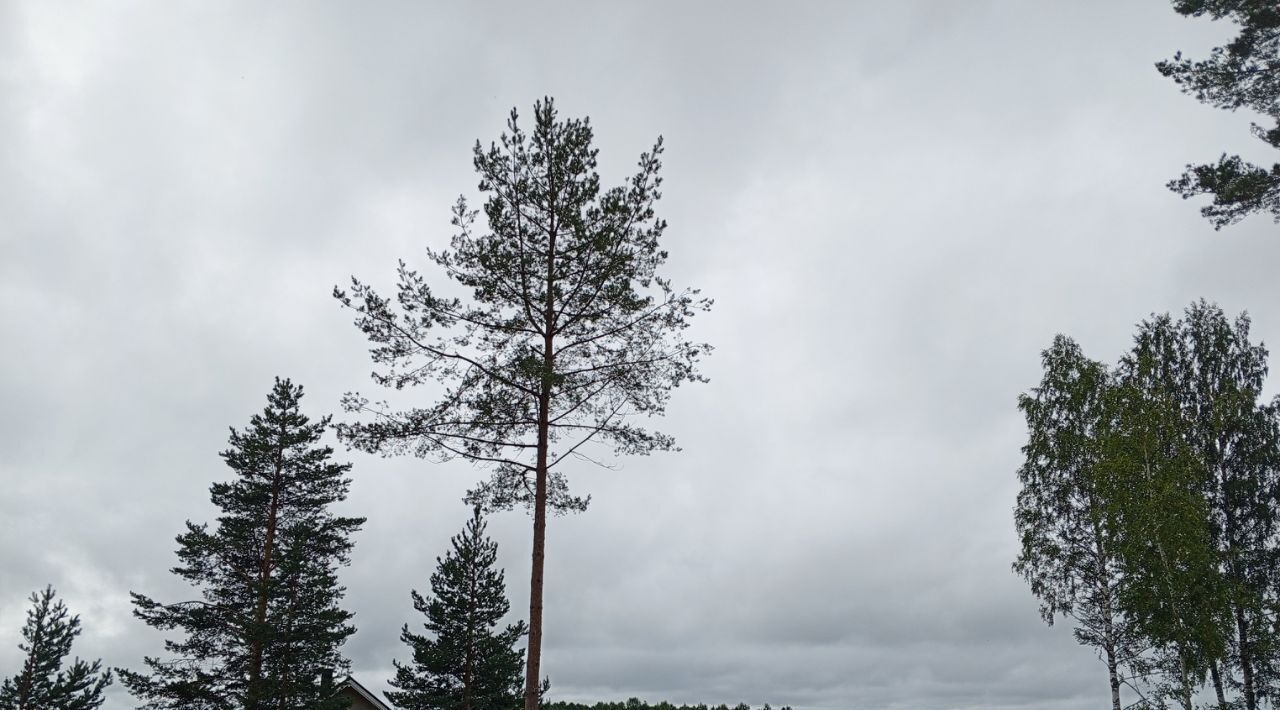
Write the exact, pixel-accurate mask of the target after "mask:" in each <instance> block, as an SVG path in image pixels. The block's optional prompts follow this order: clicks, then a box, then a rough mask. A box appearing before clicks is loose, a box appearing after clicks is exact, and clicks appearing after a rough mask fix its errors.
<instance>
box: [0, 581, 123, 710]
mask: <svg viewBox="0 0 1280 710" xmlns="http://www.w3.org/2000/svg"><path fill="white" fill-rule="evenodd" d="M79 635H80V617H78V616H69V612H68V611H67V607H66V605H65V604H63V603H62V601H61V600H59V599H57V593H56V592H54V590H53V587H52V586H49V587H45V589H44V591H42V592H34V593H32V594H31V609H30V610H29V611H28V612H27V623H26V624H25V625H24V626H23V627H22V639H23V642H22V643H20V644H18V648H20V649H22V650H23V651H26V653H27V656H26V659H25V660H24V661H23V663H22V670H21V671H19V672H18V674H17V675H15V676H13V677H12V678H6V679H5V680H4V682H3V683H0V710H94V709H95V708H98V707H101V706H102V702H103V697H102V692H103V691H104V690H105V689H106V687H107V686H108V685H111V671H103V670H102V669H101V666H102V662H101V661H94V662H93V663H88V662H86V661H82V660H80V659H79V658H76V659H75V660H73V661H72V662H71V665H70V666H68V667H67V668H65V669H64V668H63V662H64V660H65V659H66V657H67V655H68V654H70V653H71V644H72V643H73V642H74V641H75V640H76V637H77V636H79Z"/></svg>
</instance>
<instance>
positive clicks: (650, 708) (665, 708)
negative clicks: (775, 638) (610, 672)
mask: <svg viewBox="0 0 1280 710" xmlns="http://www.w3.org/2000/svg"><path fill="white" fill-rule="evenodd" d="M542 708H543V710H751V706H750V705H747V704H746V703H738V704H737V705H732V706H730V705H706V704H703V703H699V704H698V705H672V704H671V703H668V702H665V701H663V702H660V703H656V704H653V705H650V704H649V703H646V702H644V701H642V700H640V699H639V698H630V699H629V700H627V701H626V702H616V703H595V704H593V705H586V704H584V703H566V702H564V701H558V702H554V703H543V704H542ZM760 710H773V708H772V707H771V706H770V705H769V703H765V704H764V705H762V706H760ZM778 710H791V706H790V705H783V706H782V707H780V708H778Z"/></svg>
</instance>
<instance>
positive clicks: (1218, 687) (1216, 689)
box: [1209, 661, 1227, 709]
mask: <svg viewBox="0 0 1280 710" xmlns="http://www.w3.org/2000/svg"><path fill="white" fill-rule="evenodd" d="M1209 677H1210V678H1213V694H1214V696H1215V697H1217V699H1218V708H1219V709H1221V708H1225V707H1226V706H1227V696H1226V693H1224V692H1222V672H1221V671H1219V670H1218V662H1217V661H1214V662H1212V663H1210V664H1209Z"/></svg>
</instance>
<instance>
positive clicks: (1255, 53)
mask: <svg viewBox="0 0 1280 710" xmlns="http://www.w3.org/2000/svg"><path fill="white" fill-rule="evenodd" d="M1173 7H1174V9H1175V10H1176V11H1178V12H1179V13H1180V14H1182V15H1186V16H1188V17H1205V16H1207V17H1209V18H1211V19H1214V20H1228V21H1230V22H1234V23H1236V24H1237V25H1239V26H1240V34H1239V35H1237V36H1236V37H1235V38H1234V39H1233V40H1232V41H1231V42H1229V43H1227V44H1226V45H1224V46H1221V47H1214V48H1213V50H1212V51H1211V52H1210V54H1209V56H1208V58H1206V59H1201V60H1192V59H1187V58H1185V57H1183V56H1182V53H1181V52H1179V53H1177V54H1176V55H1174V57H1173V59H1170V60H1168V61H1163V62H1160V63H1158V64H1157V65H1156V68H1157V69H1159V70H1160V73H1161V74H1164V75H1165V76H1167V77H1171V78H1172V79H1173V80H1174V81H1176V82H1177V83H1178V86H1179V87H1181V88H1182V90H1183V91H1184V92H1185V93H1188V94H1191V95H1192V96H1194V97H1196V99H1197V100H1199V101H1201V102H1203V103H1206V104H1209V105H1210V106H1216V107H1217V108H1223V109H1227V110H1228V111H1235V110H1236V109H1240V108H1245V109H1250V110H1252V111H1255V112H1257V113H1258V114H1259V115H1261V116H1264V117H1265V118H1266V120H1267V121H1268V122H1270V123H1272V124H1274V125H1271V126H1267V125H1260V124H1257V123H1255V124H1253V135H1254V136H1256V137H1257V138H1259V139H1260V140H1262V142H1263V143H1266V144H1267V145H1268V146H1270V147H1271V148H1280V4H1277V3H1276V2H1275V0H1173ZM1169 189H1171V190H1173V191H1174V192H1177V193H1178V194H1180V195H1182V197H1183V198H1184V199H1185V198H1190V197H1194V196H1196V195H1209V196H1211V197H1212V198H1213V201H1212V203H1210V204H1208V205H1205V206H1204V207H1202V208H1201V209H1200V213H1201V214H1202V215H1204V217H1205V218H1206V219H1208V220H1209V221H1210V222H1212V223H1213V228H1214V229H1221V228H1223V227H1225V226H1227V225H1229V224H1233V223H1235V222H1238V221H1240V220H1241V219H1244V218H1245V217H1247V216H1249V215H1251V214H1258V213H1270V214H1271V216H1272V218H1274V219H1275V221H1277V222H1280V163H1272V164H1271V165H1269V166H1268V165H1265V164H1264V165H1256V164H1253V163H1250V162H1249V161H1247V160H1245V159H1243V158H1241V157H1240V156H1238V155H1231V156H1228V155H1227V154H1226V153H1223V154H1222V156H1221V157H1220V158H1218V162H1217V163H1204V164H1201V165H1188V166H1187V168H1186V171H1185V172H1184V173H1183V174H1182V177H1180V178H1178V179H1176V180H1173V181H1171V182H1170V183H1169Z"/></svg>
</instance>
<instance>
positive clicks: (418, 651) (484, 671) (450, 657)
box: [387, 506, 547, 710]
mask: <svg viewBox="0 0 1280 710" xmlns="http://www.w3.org/2000/svg"><path fill="white" fill-rule="evenodd" d="M485 527H486V524H485V522H484V519H483V518H482V517H481V514H480V508H479V507H478V506H477V507H476V508H475V510H474V513H473V515H472V517H471V520H469V521H467V526H466V528H464V529H463V531H462V532H461V533H459V534H458V535H455V536H454V537H453V539H452V540H451V543H452V545H453V549H452V550H450V551H449V552H448V553H447V554H446V555H445V556H444V558H443V559H442V558H436V562H437V565H436V571H435V572H434V573H432V575H431V594H432V597H431V598H430V599H425V598H423V597H422V595H420V594H418V592H417V591H416V590H415V591H412V592H411V593H410V594H411V596H412V598H413V608H414V609H416V610H418V611H419V612H421V613H423V614H425V615H426V617H427V620H426V623H425V624H424V626H425V628H426V630H427V631H428V632H429V633H430V636H426V635H422V634H415V633H413V632H411V631H410V630H409V626H408V624H406V625H405V626H404V628H403V629H402V630H401V632H400V639H401V640H402V641H404V642H405V643H406V644H407V645H408V646H409V648H410V650H411V651H412V652H413V658H412V660H411V661H410V662H409V663H408V664H401V663H400V662H399V661H396V662H395V666H396V676H395V678H394V679H392V680H391V681H390V683H391V685H392V687H395V688H398V690H396V691H392V692H388V693H387V697H388V698H390V699H391V701H392V702H393V703H395V704H396V705H398V706H400V707H402V708H404V709H405V710H518V708H520V707H521V706H522V704H523V686H524V652H523V651H522V650H518V649H516V648H515V644H516V643H517V642H518V641H519V640H520V638H521V637H522V636H524V635H525V634H526V633H527V632H528V627H526V626H525V624H524V622H523V621H518V622H516V623H514V624H509V625H507V627H506V628H504V629H501V630H499V629H498V624H499V623H500V622H501V621H502V618H503V617H505V616H506V615H507V612H508V611H509V610H510V607H511V604H510V603H509V602H508V601H507V590H506V582H505V581H504V579H503V576H504V575H503V571H502V570H500V569H496V568H495V564H496V563H497V559H498V544H497V543H496V542H494V541H493V540H491V539H489V538H488V537H487V536H485ZM546 687H547V684H546V683H545V682H544V683H543V686H542V690H543V691H544V692H545V690H546Z"/></svg>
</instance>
